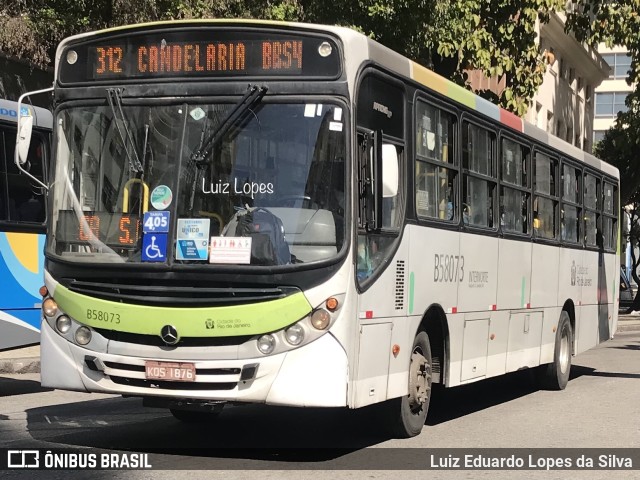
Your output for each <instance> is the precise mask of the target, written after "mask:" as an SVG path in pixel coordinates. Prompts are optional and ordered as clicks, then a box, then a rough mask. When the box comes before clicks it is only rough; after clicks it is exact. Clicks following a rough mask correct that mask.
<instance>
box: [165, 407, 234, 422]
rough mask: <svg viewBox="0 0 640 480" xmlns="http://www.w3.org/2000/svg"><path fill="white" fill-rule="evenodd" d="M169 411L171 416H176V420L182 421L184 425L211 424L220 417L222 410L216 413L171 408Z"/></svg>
mask: <svg viewBox="0 0 640 480" xmlns="http://www.w3.org/2000/svg"><path fill="white" fill-rule="evenodd" d="M169 411H170V412H171V415H173V416H174V418H175V419H176V420H180V421H181V422H183V423H190V424H194V423H210V422H214V421H215V420H216V419H217V418H218V416H219V415H220V412H221V411H222V409H220V410H217V411H216V410H214V411H196V410H178V409H175V408H170V409H169Z"/></svg>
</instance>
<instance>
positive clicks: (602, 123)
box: [593, 44, 633, 143]
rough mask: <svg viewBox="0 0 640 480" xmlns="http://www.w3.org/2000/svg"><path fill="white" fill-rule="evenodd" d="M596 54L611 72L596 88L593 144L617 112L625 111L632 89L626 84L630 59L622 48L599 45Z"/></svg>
mask: <svg viewBox="0 0 640 480" xmlns="http://www.w3.org/2000/svg"><path fill="white" fill-rule="evenodd" d="M598 52H600V55H602V58H604V60H605V61H606V62H607V63H608V64H609V66H610V67H611V70H610V72H609V76H608V78H606V79H605V80H604V81H603V82H602V83H601V84H600V86H599V87H598V88H596V104H595V111H594V120H593V142H594V143H596V142H599V141H600V140H602V138H603V137H604V133H605V132H606V131H607V130H609V128H611V127H612V126H613V124H614V122H615V120H616V116H617V115H618V112H624V111H626V110H627V107H626V106H625V100H626V98H627V95H629V93H631V91H632V90H633V87H632V86H631V85H628V84H627V77H628V72H629V68H631V57H630V56H629V55H628V54H627V50H626V49H625V48H624V47H613V48H608V47H607V46H606V45H604V44H600V46H599V47H598Z"/></svg>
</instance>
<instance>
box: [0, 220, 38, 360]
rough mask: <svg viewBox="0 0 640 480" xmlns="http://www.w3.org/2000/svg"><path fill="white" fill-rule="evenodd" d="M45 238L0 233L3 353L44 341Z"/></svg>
mask: <svg viewBox="0 0 640 480" xmlns="http://www.w3.org/2000/svg"><path fill="white" fill-rule="evenodd" d="M44 238H45V236H44V235H38V234H35V233H9V232H0V279H2V288H0V332H1V333H0V350H5V349H10V348H18V347H22V346H25V345H32V344H35V343H38V342H39V341H40V305H41V302H42V298H41V297H40V296H39V293H38V290H39V288H40V287H41V286H42V285H43V284H44V278H43V273H42V272H43V263H44V254H43V248H44Z"/></svg>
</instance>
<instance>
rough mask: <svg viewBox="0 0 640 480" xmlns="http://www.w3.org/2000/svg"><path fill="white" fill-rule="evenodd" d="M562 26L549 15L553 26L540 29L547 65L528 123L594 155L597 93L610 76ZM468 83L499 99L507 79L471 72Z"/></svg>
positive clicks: (590, 51) (559, 16)
mask: <svg viewBox="0 0 640 480" xmlns="http://www.w3.org/2000/svg"><path fill="white" fill-rule="evenodd" d="M564 25H565V17H564V16H563V15H562V14H551V16H550V19H549V23H547V24H541V23H540V22H538V24H537V25H536V31H537V42H538V45H539V48H540V51H541V52H543V53H544V55H545V56H546V58H547V62H548V65H547V70H546V72H545V74H544V79H543V82H542V85H541V86H540V88H539V89H538V92H537V93H536V95H535V96H534V97H533V99H532V102H531V106H530V107H529V110H528V111H527V113H526V115H525V117H524V119H525V120H526V121H528V122H529V123H532V124H534V125H536V126H537V127H538V128H541V129H543V130H545V131H547V132H549V133H551V134H552V135H556V136H557V137H560V138H562V139H563V140H565V141H567V142H568V143H571V144H572V145H575V146H576V147H578V148H580V149H582V150H585V151H587V152H589V153H591V148H592V146H593V130H594V122H593V118H594V117H593V115H594V111H595V93H594V92H595V89H596V88H597V87H598V86H599V85H600V83H601V82H602V81H603V80H605V79H606V78H607V77H608V75H609V66H608V65H607V63H606V62H605V60H604V59H603V58H602V56H601V55H600V54H599V53H598V51H597V50H595V49H593V48H591V47H589V46H587V45H585V44H582V43H580V42H578V41H577V40H576V39H575V38H574V37H573V36H571V35H567V34H566V33H565V31H564ZM469 84H470V86H471V88H472V89H473V90H475V91H478V90H485V89H488V90H491V91H493V92H495V93H496V94H498V95H500V93H501V92H502V90H503V89H504V86H505V79H504V77H503V78H501V79H493V78H492V79H487V78H486V77H483V76H482V74H481V73H480V72H477V71H474V72H469Z"/></svg>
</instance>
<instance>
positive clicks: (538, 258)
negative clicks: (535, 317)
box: [531, 243, 560, 322]
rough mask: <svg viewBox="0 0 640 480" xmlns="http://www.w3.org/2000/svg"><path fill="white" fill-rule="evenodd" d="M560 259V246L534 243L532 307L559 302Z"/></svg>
mask: <svg viewBox="0 0 640 480" xmlns="http://www.w3.org/2000/svg"><path fill="white" fill-rule="evenodd" d="M559 261H560V249H559V248H557V247H552V246H549V245H542V244H539V243H534V244H533V249H532V252H531V308H543V307H546V306H549V305H557V304H558V264H559ZM556 322H557V319H556Z"/></svg>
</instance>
